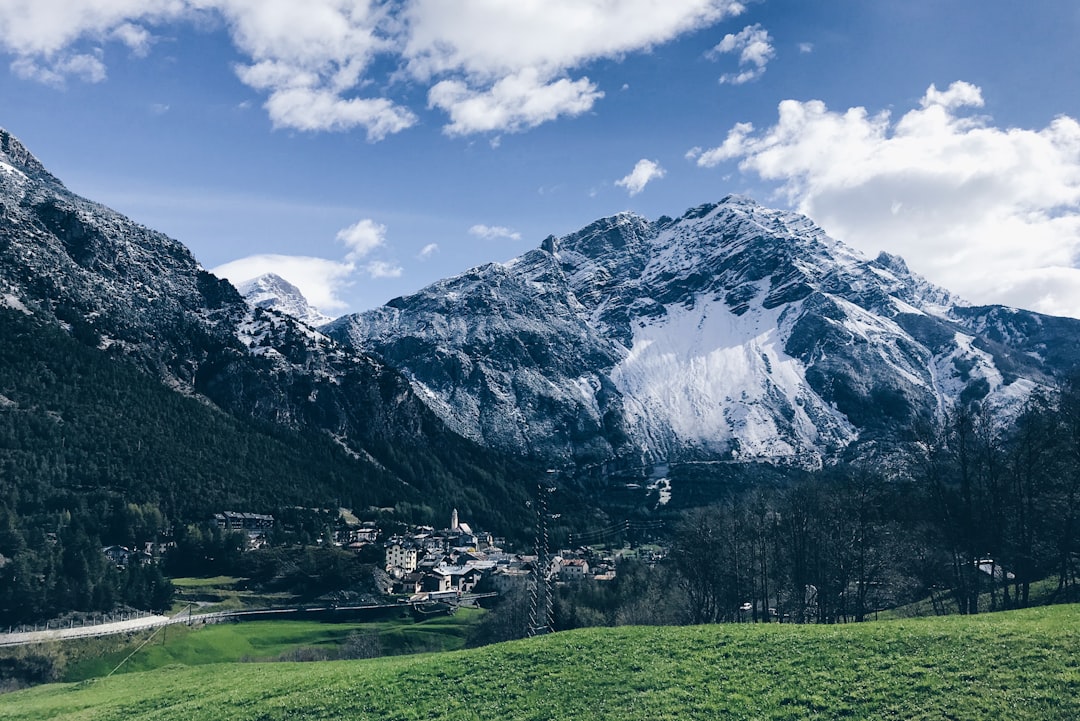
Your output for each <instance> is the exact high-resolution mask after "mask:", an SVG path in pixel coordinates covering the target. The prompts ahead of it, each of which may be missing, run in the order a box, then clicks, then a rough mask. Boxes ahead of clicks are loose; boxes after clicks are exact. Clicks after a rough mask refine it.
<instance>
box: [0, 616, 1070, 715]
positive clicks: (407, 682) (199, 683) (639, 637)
mask: <svg viewBox="0 0 1080 721" xmlns="http://www.w3.org/2000/svg"><path fill="white" fill-rule="evenodd" d="M807 718H821V719H832V718H857V719H1010V721H1015V720H1017V719H1077V718H1080V607H1078V606H1053V607H1045V608H1037V609H1031V610H1026V611H1021V612H1008V613H1000V614H988V615H983V616H975V617H960V616H952V617H942V618H924V619H910V620H906V619H905V620H894V621H883V622H877V623H865V624H850V625H842V626H791V625H783V626H780V625H757V626H754V625H720V626H706V627H688V628H673V627H636V628H635V627H630V628H617V629H587V630H581V631H572V632H566V633H559V634H554V635H550V636H545V637H541V638H536V639H530V640H525V641H516V642H511V643H506V644H500V645H496V646H490V647H486V648H480V649H472V650H466V651H451V652H447V653H439V654H428V655H423V656H400V657H394V658H381V659H372V660H366V661H334V662H324V663H265V664H264V663H242V664H212V665H202V666H165V667H162V668H159V669H157V670H154V671H148V672H143V673H128V674H125V675H115V676H112V677H111V678H107V679H95V680H91V681H84V682H82V683H75V684H58V685H51V686H42V687H38V688H34V689H29V690H26V691H20V692H16V693H13V694H9V695H6V696H4V697H3V698H2V701H0V719H25V720H30V719H72V720H78V719H102V720H106V719H115V720H116V721H121V720H122V721H139V720H146V721H151V720H153V721H172V720H176V721H180V720H183V721H202V720H209V719H214V720H215V721H216V720H217V719H234V720H236V721H272V720H276V719H281V720H285V719H371V720H372V721H375V720H376V719H378V720H380V721H383V720H386V721H418V720H420V719H428V720H430V719H463V720H465V721H477V720H480V719H485V720H486V719H492V720H493V721H494V720H496V719H498V720H500V721H502V720H504V719H509V720H518V719H520V720H526V719H528V720H535V721H541V720H544V721H547V720H551V719H575V720H576V719H610V720H611V721H616V720H617V721H627V720H631V721H632V720H635V719H640V720H642V721H646V720H648V721H685V720H686V719H807Z"/></svg>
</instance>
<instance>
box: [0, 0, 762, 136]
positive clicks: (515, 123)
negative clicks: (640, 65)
mask: <svg viewBox="0 0 1080 721" xmlns="http://www.w3.org/2000/svg"><path fill="white" fill-rule="evenodd" d="M743 10H744V6H743V3H742V2H739V1H738V0H620V2H611V0H547V1H546V2H531V1H530V2H491V0H458V1H457V2H453V3H448V2H445V0H403V1H402V2H394V3H386V2H378V1H377V0H307V1H306V2H304V3H297V2H295V0H13V2H6V3H0V48H3V49H4V50H6V51H7V52H9V53H11V54H13V55H14V56H15V62H16V64H17V67H18V68H19V69H20V70H17V72H20V73H21V74H22V75H23V76H24V77H31V78H35V79H38V80H42V81H45V82H52V83H54V84H55V83H57V82H58V80H57V77H59V78H63V77H65V76H66V75H70V76H75V77H82V78H83V79H90V80H94V79H103V78H104V65H103V64H101V63H100V58H99V65H100V71H97V70H95V71H93V72H88V71H87V70H86V69H85V68H84V69H79V68H76V67H74V66H72V65H71V64H70V62H67V63H66V62H64V61H63V58H69V59H70V58H72V57H76V55H79V56H80V57H81V55H82V53H81V51H80V53H78V54H76V53H73V52H71V48H73V47H74V46H76V45H77V44H80V43H82V44H85V43H97V44H98V47H97V48H96V50H98V51H100V49H101V47H100V46H101V45H102V44H104V43H106V42H119V43H122V44H124V45H126V46H127V47H128V48H130V49H131V50H132V52H133V54H135V55H139V54H145V53H147V52H148V51H149V49H150V46H151V45H152V42H153V35H152V30H154V29H156V28H158V27H159V26H163V25H165V24H167V23H174V22H178V21H182V20H192V19H194V18H202V17H205V16H211V17H215V18H217V19H218V21H219V22H224V24H225V26H226V28H227V29H228V32H229V34H230V36H231V38H232V41H233V43H234V45H235V46H236V48H237V49H238V50H239V51H240V53H241V54H242V55H243V57H244V58H245V59H244V61H243V62H241V63H239V64H237V66H236V67H235V68H234V69H235V72H236V74H237V76H238V77H239V78H240V79H241V81H242V82H244V83H245V84H247V85H248V86H250V87H251V88H253V89H255V90H257V91H259V92H261V93H264V94H265V95H266V103H265V109H266V111H267V113H268V114H269V116H270V118H271V120H272V121H273V123H274V125H275V127H281V128H293V129H298V130H305V131H342V130H350V129H353V128H361V129H364V130H366V132H367V134H368V137H369V139H370V140H373V141H375V140H380V139H382V138H384V137H386V136H387V135H390V134H393V133H397V132H400V131H402V130H404V129H406V128H408V127H411V126H413V125H415V124H416V123H417V122H419V120H418V118H417V116H416V114H415V113H414V112H413V111H412V110H410V109H408V108H406V107H404V106H403V105H400V104H399V103H397V102H395V101H394V100H393V99H392V98H390V97H388V94H389V91H390V90H391V89H393V87H394V85H395V83H396V82H397V81H400V80H405V81H406V82H419V83H423V84H425V85H426V86H427V88H428V98H427V100H428V106H429V107H430V108H435V109H438V110H441V111H443V112H445V114H446V115H447V117H448V118H449V121H448V123H447V124H446V126H445V130H446V132H447V134H449V135H466V134H472V133H487V132H492V133H500V132H519V131H523V130H527V129H529V128H532V127H535V126H536V125H539V124H541V123H545V122H548V121H551V120H554V119H556V118H559V117H571V116H575V115H580V114H582V113H585V112H588V111H589V110H591V109H592V108H593V107H594V105H595V103H596V102H597V101H598V100H600V99H601V98H602V97H604V93H603V91H602V90H601V89H599V88H598V87H597V85H596V83H594V82H593V81H592V80H590V79H589V78H588V77H586V76H584V75H581V74H580V68H581V67H582V66H583V65H585V64H586V63H588V62H590V61H593V60H597V59H600V58H616V59H617V58H621V57H622V56H624V55H626V54H629V53H633V52H640V51H647V50H649V49H650V48H652V47H654V46H657V45H661V44H663V43H666V42H669V41H671V40H673V39H675V38H676V37H678V36H680V35H682V34H685V33H688V32H691V31H694V30H699V29H701V28H704V27H708V26H711V25H713V24H715V23H717V22H719V21H721V20H723V19H725V18H729V17H733V16H735V15H738V14H740V13H741V12H743ZM65 53H67V54H66V55H65ZM380 60H382V61H384V62H382V63H381V64H379V63H378V62H377V61H380ZM377 65H378V66H379V67H380V68H385V67H393V68H395V70H393V71H389V72H388V71H386V70H385V69H382V70H376V69H375V67H376V66H377ZM575 75H576V77H575Z"/></svg>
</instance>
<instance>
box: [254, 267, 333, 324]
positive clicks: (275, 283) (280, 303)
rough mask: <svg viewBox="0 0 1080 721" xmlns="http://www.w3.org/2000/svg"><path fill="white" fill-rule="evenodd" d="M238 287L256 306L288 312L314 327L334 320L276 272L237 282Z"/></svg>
mask: <svg viewBox="0 0 1080 721" xmlns="http://www.w3.org/2000/svg"><path fill="white" fill-rule="evenodd" d="M236 289H237V290H238V291H240V295H242V296H244V298H245V299H246V300H247V302H248V303H250V304H251V305H253V306H255V307H256V308H266V309H269V310H276V311H278V312H281V313H287V314H288V315H291V316H292V317H293V318H296V319H297V320H301V321H303V322H304V323H307V324H308V325H310V326H312V327H313V328H317V327H319V326H320V325H324V324H326V323H329V322H330V321H331V320H333V318H331V317H330V316H328V315H326V314H324V313H322V312H321V311H320V310H319V309H318V308H316V307H315V306H313V305H311V304H310V303H309V302H308V300H307V298H305V297H304V294H303V293H301V292H300V289H299V288H297V287H296V286H295V285H293V284H292V283H290V282H289V281H287V280H285V279H284V278H282V277H281V276H280V275H277V274H275V273H266V274H265V275H260V276H259V277H257V278H252V279H251V280H246V281H244V282H243V283H239V284H237V286H236Z"/></svg>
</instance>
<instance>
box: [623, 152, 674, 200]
mask: <svg viewBox="0 0 1080 721" xmlns="http://www.w3.org/2000/svg"><path fill="white" fill-rule="evenodd" d="M666 173H667V171H666V170H664V169H663V168H661V167H660V164H659V163H657V162H656V161H655V160H646V159H645V158H642V159H641V160H639V161H637V165H635V166H634V169H633V170H631V171H630V174H629V175H627V176H626V177H625V178H622V179H621V180H616V181H615V185H618V186H619V187H620V188H626V192H628V193H629V194H630V195H632V196H633V195H637V194H638V193H640V192H641V191H643V190H645V186H646V185H648V184H649V182H650V181H652V180H656V179H658V178H662V177H664V175H665V174H666Z"/></svg>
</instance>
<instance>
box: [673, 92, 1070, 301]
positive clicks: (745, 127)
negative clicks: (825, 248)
mask: <svg viewBox="0 0 1080 721" xmlns="http://www.w3.org/2000/svg"><path fill="white" fill-rule="evenodd" d="M983 104H984V103H983V97H982V92H981V90H980V89H979V88H978V87H976V86H974V85H971V84H969V83H963V82H957V83H953V84H952V85H950V86H949V87H948V88H947V89H945V90H943V91H939V90H938V89H937V88H936V87H934V86H933V85H931V86H930V88H929V89H928V90H927V92H926V94H925V96H924V97H923V98H922V100H921V102H920V105H919V107H918V108H915V109H912V110H909V111H908V112H907V113H905V114H904V115H902V116H901V117H899V118H898V119H894V118H893V117H892V115H891V114H890V113H889V112H888V111H882V112H878V113H875V114H871V113H869V112H868V111H867V110H866V109H865V108H861V107H855V108H849V109H847V110H846V111H843V112H837V111H832V110H829V109H828V108H827V107H826V106H825V104H824V103H822V102H821V101H817V100H811V101H807V102H799V101H796V100H785V101H783V102H781V103H780V106H779V117H778V121H777V123H776V125H774V126H772V127H770V128H766V129H764V130H761V131H755V130H754V128H753V126H752V125H750V124H748V123H741V124H738V125H736V126H734V127H733V128H732V129H731V130H730V131H729V133H728V135H727V138H726V140H725V141H724V143H723V144H722V145H720V146H718V147H716V148H713V149H711V150H706V151H704V152H698V153H694V154H691V156H690V157H691V158H692V159H695V160H696V162H697V163H698V164H699V165H701V166H705V167H711V166H715V165H718V164H720V163H722V162H725V161H731V160H738V161H739V168H740V169H741V170H742V171H743V172H744V173H754V174H757V175H758V176H760V177H761V178H763V179H765V180H769V181H774V182H776V183H777V184H778V188H779V192H781V193H782V194H783V195H784V196H786V198H787V199H788V202H790V203H791V204H792V205H794V206H796V207H797V208H798V209H799V210H800V211H801V212H804V213H806V214H807V215H809V216H810V217H812V218H814V219H815V220H816V221H817V222H818V223H820V224H821V225H822V226H823V227H824V228H825V229H826V230H827V231H829V232H830V234H832V235H834V236H835V237H837V238H840V239H841V240H844V241H845V242H847V243H849V244H851V245H853V246H855V247H857V248H860V249H861V250H863V251H864V252H866V253H869V254H875V253H877V252H878V251H879V250H888V251H890V252H895V253H899V254H901V255H903V256H905V257H906V258H907V259H908V261H909V262H910V264H911V266H912V268H913V269H914V270H916V271H917V272H921V273H923V274H924V275H926V276H927V277H929V278H930V279H931V280H932V281H934V282H937V283H940V284H941V285H944V286H945V287H947V288H949V289H950V290H953V291H956V292H957V293H959V294H960V295H961V296H963V297H966V298H967V299H969V300H971V301H973V302H978V303H1006V304H1010V305H1016V306H1021V307H1027V308H1032V309H1034V310H1039V311H1042V312H1046V313H1054V314H1063V315H1072V316H1076V317H1080V270H1078V269H1077V268H1075V267H1074V266H1075V265H1076V263H1077V259H1078V258H1080V123H1078V122H1077V121H1076V120H1075V119H1073V118H1070V117H1066V116H1061V117H1058V118H1057V119H1055V120H1054V121H1052V122H1051V123H1050V124H1049V125H1047V126H1046V127H1045V128H1041V129H1023V128H1000V127H996V126H994V125H993V124H992V120H991V119H990V118H987V117H985V116H978V115H971V114H969V113H967V112H965V111H968V110H970V109H974V108H981V107H982V106H983Z"/></svg>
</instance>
